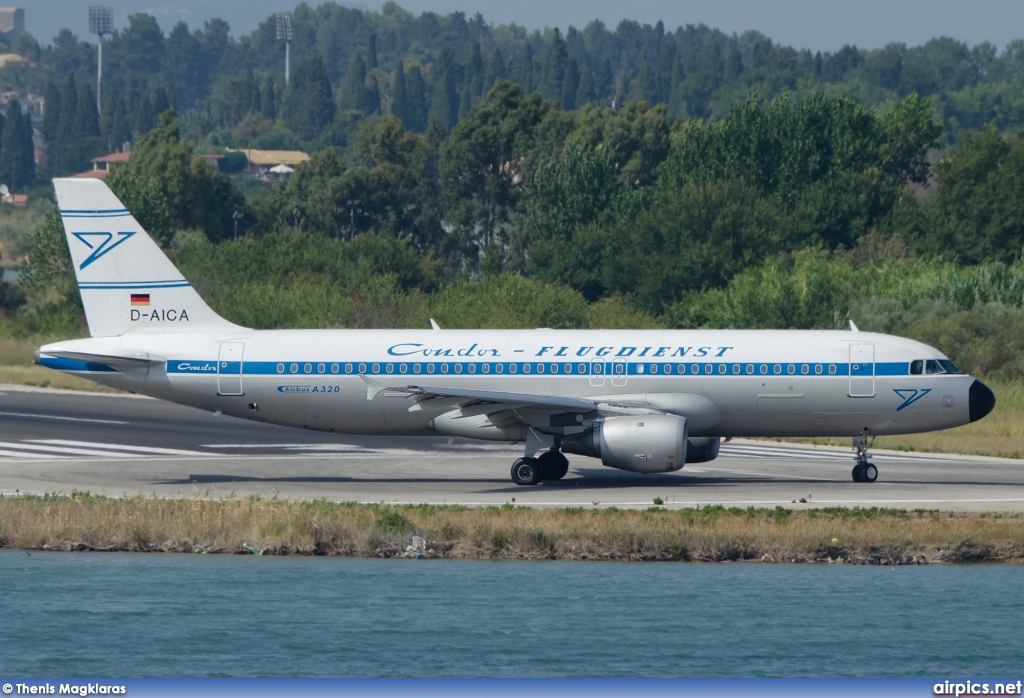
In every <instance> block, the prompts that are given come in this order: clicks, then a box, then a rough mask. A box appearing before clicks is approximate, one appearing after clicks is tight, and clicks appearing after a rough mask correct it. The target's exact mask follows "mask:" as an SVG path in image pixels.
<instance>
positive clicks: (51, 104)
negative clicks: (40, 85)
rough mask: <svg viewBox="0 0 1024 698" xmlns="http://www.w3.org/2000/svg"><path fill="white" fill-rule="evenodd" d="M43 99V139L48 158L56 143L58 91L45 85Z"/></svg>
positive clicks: (53, 86)
mask: <svg viewBox="0 0 1024 698" xmlns="http://www.w3.org/2000/svg"><path fill="white" fill-rule="evenodd" d="M43 99H45V100H46V101H45V102H44V104H45V105H46V106H45V107H44V111H43V138H44V139H45V140H46V145H47V148H48V149H49V153H50V156H51V157H52V156H53V146H54V145H55V144H56V142H57V129H58V126H59V124H60V90H59V89H57V86H56V85H54V84H53V83H52V82H49V83H47V84H46V94H45V95H44V97H43Z"/></svg>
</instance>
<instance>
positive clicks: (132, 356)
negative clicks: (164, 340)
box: [36, 351, 167, 368]
mask: <svg viewBox="0 0 1024 698" xmlns="http://www.w3.org/2000/svg"><path fill="white" fill-rule="evenodd" d="M42 355H45V356H51V357H53V358H56V359H68V360H70V361H83V362H85V363H89V364H100V365H102V366H110V367H111V368H144V367H147V366H157V365H160V364H165V363H167V359H166V358H165V357H163V356H157V355H155V354H150V353H148V352H138V353H126V354H124V355H116V356H115V355H110V354H90V353H88V352H82V351H47V352H42V353H41V354H40V355H39V356H37V357H36V359H37V363H38V359H39V358H40V356H42Z"/></svg>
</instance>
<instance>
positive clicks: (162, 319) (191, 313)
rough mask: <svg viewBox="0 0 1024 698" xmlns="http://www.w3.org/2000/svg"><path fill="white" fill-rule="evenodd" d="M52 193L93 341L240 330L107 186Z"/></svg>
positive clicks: (92, 183) (61, 187)
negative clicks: (205, 298) (207, 299)
mask: <svg viewBox="0 0 1024 698" xmlns="http://www.w3.org/2000/svg"><path fill="white" fill-rule="evenodd" d="M53 186H54V188H55V189H56V190H57V204H58V206H60V215H61V219H62V220H63V221H64V233H65V235H66V236H67V240H68V248H69V249H70V250H71V259H72V261H73V262H74V266H75V276H76V277H77V279H78V289H79V292H80V293H81V294H82V305H83V307H84V308H85V319H86V321H87V322H88V323H89V333H90V334H91V335H92V336H93V337H115V336H119V335H123V334H125V333H128V332H133V333H142V332H146V333H150V332H190V331H191V332H209V331H217V330H227V331H230V330H234V329H243V328H240V327H238V326H237V325H234V324H232V323H230V322H228V321H227V320H225V319H224V318H222V317H220V316H219V315H217V314H216V313H215V312H213V310H211V309H210V307H209V306H208V305H206V302H205V301H203V299H202V298H200V297H199V294H198V293H196V290H195V289H194V288H192V285H191V284H189V282H188V281H186V280H185V277H183V276H182V275H181V272H179V271H178V270H177V268H176V267H175V266H174V265H173V264H172V263H171V260H169V259H168V258H167V255H165V254H164V253H163V251H162V250H161V249H160V247H159V245H157V244H156V243H155V242H154V241H153V239H152V238H151V237H149V234H148V233H146V231H145V230H143V229H142V226H141V225H139V223H138V221H136V220H135V218H134V217H133V216H132V215H131V214H130V213H128V210H127V209H125V207H124V205H123V204H122V203H121V202H120V201H118V199H117V197H116V196H114V193H113V192H112V191H110V189H109V188H108V187H107V185H106V184H104V183H103V182H102V181H100V180H96V179H55V180H53Z"/></svg>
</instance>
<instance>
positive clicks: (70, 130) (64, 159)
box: [50, 75, 78, 175]
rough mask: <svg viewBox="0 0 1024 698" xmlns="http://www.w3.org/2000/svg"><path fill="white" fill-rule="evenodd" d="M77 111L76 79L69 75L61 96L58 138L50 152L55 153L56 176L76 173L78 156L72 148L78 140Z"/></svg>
mask: <svg viewBox="0 0 1024 698" xmlns="http://www.w3.org/2000/svg"><path fill="white" fill-rule="evenodd" d="M77 111H78V89H77V88H76V87H75V79H74V77H72V76H71V75H68V79H67V80H66V81H65V82H64V91H63V92H62V93H61V96H60V116H59V117H58V123H57V137H56V138H55V139H54V142H53V147H52V149H51V150H50V152H51V153H53V173H54V174H55V175H69V174H74V173H75V164H74V163H75V160H76V155H75V153H74V152H72V151H73V148H72V146H73V144H74V143H75V142H76V140H77V134H76V133H75V112H77Z"/></svg>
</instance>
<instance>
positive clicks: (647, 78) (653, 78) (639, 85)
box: [633, 58, 658, 107]
mask: <svg viewBox="0 0 1024 698" xmlns="http://www.w3.org/2000/svg"><path fill="white" fill-rule="evenodd" d="M633 98H634V99H635V100H636V101H638V102H646V103H647V105H648V106H651V107H653V106H654V105H655V104H657V103H658V77H657V75H655V74H654V71H653V70H651V64H650V63H648V62H647V59H646V58H644V59H643V60H642V61H641V62H640V75H639V77H637V80H636V84H635V86H634V94H633Z"/></svg>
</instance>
